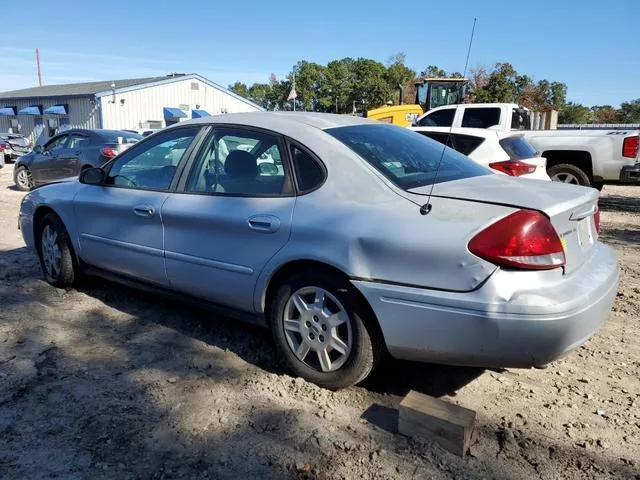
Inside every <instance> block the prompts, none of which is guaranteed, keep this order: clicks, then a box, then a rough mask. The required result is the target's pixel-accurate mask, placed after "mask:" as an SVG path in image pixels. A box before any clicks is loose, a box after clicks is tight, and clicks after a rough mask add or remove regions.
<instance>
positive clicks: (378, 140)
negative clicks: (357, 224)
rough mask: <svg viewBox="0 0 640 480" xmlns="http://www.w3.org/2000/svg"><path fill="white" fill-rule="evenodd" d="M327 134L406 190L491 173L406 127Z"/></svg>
mask: <svg viewBox="0 0 640 480" xmlns="http://www.w3.org/2000/svg"><path fill="white" fill-rule="evenodd" d="M325 131H326V132H327V133H328V134H330V135H332V136H333V137H335V138H337V139H338V140H339V141H341V142H342V143H344V144H345V145H346V146H347V147H349V148H350V149H351V150H353V151H354V152H355V153H356V154H358V155H359V156H360V157H361V158H362V159H363V160H365V161H366V162H367V163H369V164H370V165H371V166H373V167H374V168H375V169H376V170H378V171H379V172H380V173H381V174H382V175H384V176H385V177H387V178H388V179H389V180H390V181H391V182H393V183H394V184H395V185H396V186H398V187H400V188H402V189H404V190H410V189H412V188H418V187H423V186H425V185H432V184H434V183H442V182H448V181H453V180H459V179H462V178H470V177H476V176H480V175H488V174H490V172H489V170H487V169H486V168H484V167H482V166H480V165H478V164H477V163H474V162H473V161H472V160H470V159H469V158H467V157H465V156H464V155H462V154H461V153H458V152H456V151H455V150H453V149H451V148H443V147H442V144H441V143H438V142H436V141H434V140H431V139H429V138H427V137H425V136H423V135H416V134H415V132H413V131H411V130H409V129H406V128H400V127H396V126H392V125H351V126H348V127H337V128H330V129H328V130H325Z"/></svg>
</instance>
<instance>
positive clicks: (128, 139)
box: [99, 132, 143, 143]
mask: <svg viewBox="0 0 640 480" xmlns="http://www.w3.org/2000/svg"><path fill="white" fill-rule="evenodd" d="M99 135H100V137H101V138H103V139H104V141H105V142H107V143H118V137H122V143H136V142H139V141H140V140H142V139H143V137H142V135H138V134H137V133H131V132H100V134H99Z"/></svg>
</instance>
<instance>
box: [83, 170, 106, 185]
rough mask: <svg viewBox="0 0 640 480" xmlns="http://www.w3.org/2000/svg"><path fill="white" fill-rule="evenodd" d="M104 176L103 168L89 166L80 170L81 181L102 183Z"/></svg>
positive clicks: (90, 183)
mask: <svg viewBox="0 0 640 480" xmlns="http://www.w3.org/2000/svg"><path fill="white" fill-rule="evenodd" d="M104 177H105V175H104V170H102V169H101V168H87V169H85V170H82V171H81V172H80V183H85V184H87V185H102V184H103V183H104Z"/></svg>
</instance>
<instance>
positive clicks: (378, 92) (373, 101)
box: [341, 58, 393, 113]
mask: <svg viewBox="0 0 640 480" xmlns="http://www.w3.org/2000/svg"><path fill="white" fill-rule="evenodd" d="M353 73H354V77H353V81H352V83H351V89H350V90H349V93H348V96H347V98H346V102H345V104H344V106H343V107H342V108H341V111H342V112H344V113H350V112H352V110H353V106H354V105H363V108H367V109H368V108H369V107H379V106H382V105H384V104H385V103H387V102H388V101H391V100H392V98H393V90H392V89H391V87H390V86H389V84H388V83H387V78H386V76H385V73H386V69H385V67H384V65H383V64H382V63H380V62H376V61H375V60H371V59H369V58H358V59H357V60H356V61H355V63H354V69H353Z"/></svg>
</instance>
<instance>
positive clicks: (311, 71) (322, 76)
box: [287, 60, 327, 111]
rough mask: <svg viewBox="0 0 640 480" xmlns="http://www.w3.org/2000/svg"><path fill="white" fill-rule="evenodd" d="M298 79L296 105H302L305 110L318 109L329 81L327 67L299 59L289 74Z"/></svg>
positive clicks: (291, 79)
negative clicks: (324, 88)
mask: <svg viewBox="0 0 640 480" xmlns="http://www.w3.org/2000/svg"><path fill="white" fill-rule="evenodd" d="M294 74H295V79H296V93H297V95H298V98H297V99H296V106H298V105H299V106H301V107H302V108H303V109H304V110H309V111H313V110H318V109H319V97H320V94H321V91H322V89H323V87H324V85H325V84H326V82H327V78H326V77H327V74H326V67H324V66H322V65H319V64H317V63H313V62H307V61H305V60H301V61H299V62H298V63H297V64H296V65H295V66H294V67H293V70H292V72H291V74H290V76H289V80H290V81H293V75H294ZM287 95H288V94H287Z"/></svg>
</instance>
